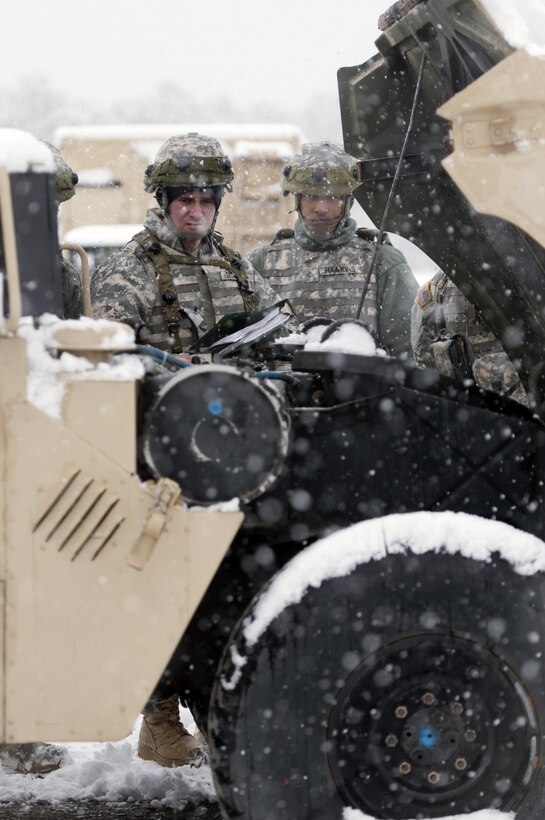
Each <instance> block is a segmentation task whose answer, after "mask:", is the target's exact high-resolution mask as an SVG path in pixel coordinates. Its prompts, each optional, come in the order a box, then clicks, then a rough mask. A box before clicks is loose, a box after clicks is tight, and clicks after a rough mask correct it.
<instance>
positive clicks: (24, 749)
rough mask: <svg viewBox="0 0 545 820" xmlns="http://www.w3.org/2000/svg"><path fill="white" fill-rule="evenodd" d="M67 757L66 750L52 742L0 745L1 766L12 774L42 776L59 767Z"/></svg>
mask: <svg viewBox="0 0 545 820" xmlns="http://www.w3.org/2000/svg"><path fill="white" fill-rule="evenodd" d="M67 759H68V755H67V754H66V752H65V750H64V749H61V748H60V747H59V746H54V745H53V744H51V743H16V744H15V743H14V744H6V745H3V744H2V745H0V766H1V767H2V770H3V771H4V772H7V773H10V774H34V775H37V776H38V777H41V776H43V775H44V774H49V772H54V771H55V769H59V768H60V767H61V766H62V764H63V763H65V762H66V760H67Z"/></svg>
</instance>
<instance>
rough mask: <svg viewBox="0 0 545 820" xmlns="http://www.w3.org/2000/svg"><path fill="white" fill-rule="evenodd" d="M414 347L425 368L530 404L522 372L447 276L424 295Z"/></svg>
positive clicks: (418, 303)
mask: <svg viewBox="0 0 545 820" xmlns="http://www.w3.org/2000/svg"><path fill="white" fill-rule="evenodd" d="M411 334H412V345H413V352H414V358H415V361H416V364H417V365H418V366H419V367H434V368H435V369H436V370H438V371H439V372H440V373H443V374H444V375H445V376H451V377H453V378H458V379H463V378H472V379H473V380H474V382H475V384H476V385H477V386H478V387H482V388H483V389H484V390H492V391H494V392H496V393H500V394H502V395H505V396H509V397H510V398H512V399H514V400H515V401H519V402H521V403H522V404H526V405H527V404H528V399H527V397H526V393H525V392H524V388H523V387H522V385H521V383H520V379H519V377H518V375H517V372H516V370H515V368H514V366H513V364H512V362H511V361H510V360H509V358H508V356H507V354H506V353H505V351H504V349H503V348H502V346H501V344H500V343H499V341H498V340H497V339H496V337H495V336H494V334H493V333H492V332H491V330H490V329H489V328H488V327H487V325H486V324H485V323H484V322H483V321H481V319H480V318H479V316H478V315H477V313H476V311H475V308H474V307H473V306H472V305H471V304H470V302H468V300H467V299H466V298H465V296H464V295H463V293H462V292H461V291H460V290H459V289H458V288H457V287H456V285H455V284H454V282H452V281H451V280H450V279H449V278H448V276H447V275H446V274H444V273H443V272H439V273H437V274H436V275H435V276H434V277H433V279H431V280H430V281H429V282H427V283H426V284H425V285H423V286H422V287H421V288H420V290H419V291H418V294H417V297H416V300H415V303H414V305H413V309H412V330H411Z"/></svg>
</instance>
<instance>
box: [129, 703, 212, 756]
mask: <svg viewBox="0 0 545 820" xmlns="http://www.w3.org/2000/svg"><path fill="white" fill-rule="evenodd" d="M138 757H141V758H142V760H154V761H155V763H159V765H161V766H167V767H169V768H172V767H174V766H188V765H189V766H201V765H202V764H203V763H205V762H206V760H207V754H206V748H205V746H203V745H202V744H201V743H199V741H198V740H196V739H195V738H194V737H193V735H191V734H190V733H189V732H188V731H187V729H186V728H185V727H184V725H183V723H181V722H180V711H179V706H178V696H177V695H175V696H174V697H172V698H168V700H162V701H159V702H158V703H157V704H156V705H155V711H154V712H153V713H152V714H150V715H144V719H143V721H142V726H141V728H140V735H139V737H138Z"/></svg>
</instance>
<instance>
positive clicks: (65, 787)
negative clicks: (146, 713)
mask: <svg viewBox="0 0 545 820" xmlns="http://www.w3.org/2000/svg"><path fill="white" fill-rule="evenodd" d="M181 711H182V721H183V723H184V725H185V726H186V728H187V729H188V730H190V731H193V732H194V731H195V724H194V722H193V720H192V718H191V715H190V713H189V712H188V711H187V710H181ZM141 720H142V718H141V717H139V718H138V720H137V721H136V723H135V725H134V728H133V731H132V733H131V734H130V735H129V736H128V737H127V738H125V740H121V741H119V742H117V743H68V744H65V745H62V748H63V749H65V750H66V752H67V754H68V762H67V763H65V764H64V765H63V766H62V767H61V768H60V769H58V770H57V771H55V772H51V773H50V774H48V775H46V776H45V777H34V776H33V775H28V774H27V775H22V774H8V773H5V772H3V771H2V770H0V802H1V803H8V802H14V803H29V802H32V801H40V802H46V803H60V802H63V801H68V800H74V801H82V800H101V801H108V802H140V803H149V804H150V805H151V806H152V807H153V808H161V807H165V808H170V809H183V808H185V807H186V806H187V805H188V804H192V803H200V802H204V801H206V802H212V801H215V799H216V798H215V793H214V787H213V784H212V774H211V770H210V767H209V766H201V768H199V769H195V768H192V767H191V766H181V767H179V768H175V769H166V768H164V767H163V766H159V764H157V763H154V762H153V761H147V760H141V759H140V758H139V757H138V756H137V754H136V749H137V745H138V733H139V731H140V723H141Z"/></svg>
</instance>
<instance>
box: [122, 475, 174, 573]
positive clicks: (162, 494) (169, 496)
mask: <svg viewBox="0 0 545 820" xmlns="http://www.w3.org/2000/svg"><path fill="white" fill-rule="evenodd" d="M180 493H181V488H180V485H179V484H177V483H176V482H175V481H172V479H170V478H160V479H159V481H158V482H157V498H156V500H155V503H154V505H153V506H152V508H151V510H150V512H149V515H148V517H147V519H146V523H145V524H144V528H143V530H142V534H141V536H140V538H139V539H138V541H137V542H136V544H135V545H134V547H133V548H132V550H131V552H130V555H129V559H128V562H129V566H131V567H134V568H135V569H140V570H141V569H144V566H145V565H146V563H147V562H148V561H149V559H150V557H151V554H152V552H153V549H154V547H155V545H156V543H157V541H158V540H159V538H160V536H161V534H162V532H163V530H164V528H165V525H166V523H167V520H168V514H169V510H170V508H171V507H173V506H174V504H176V502H177V501H178V499H179V497H180Z"/></svg>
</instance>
